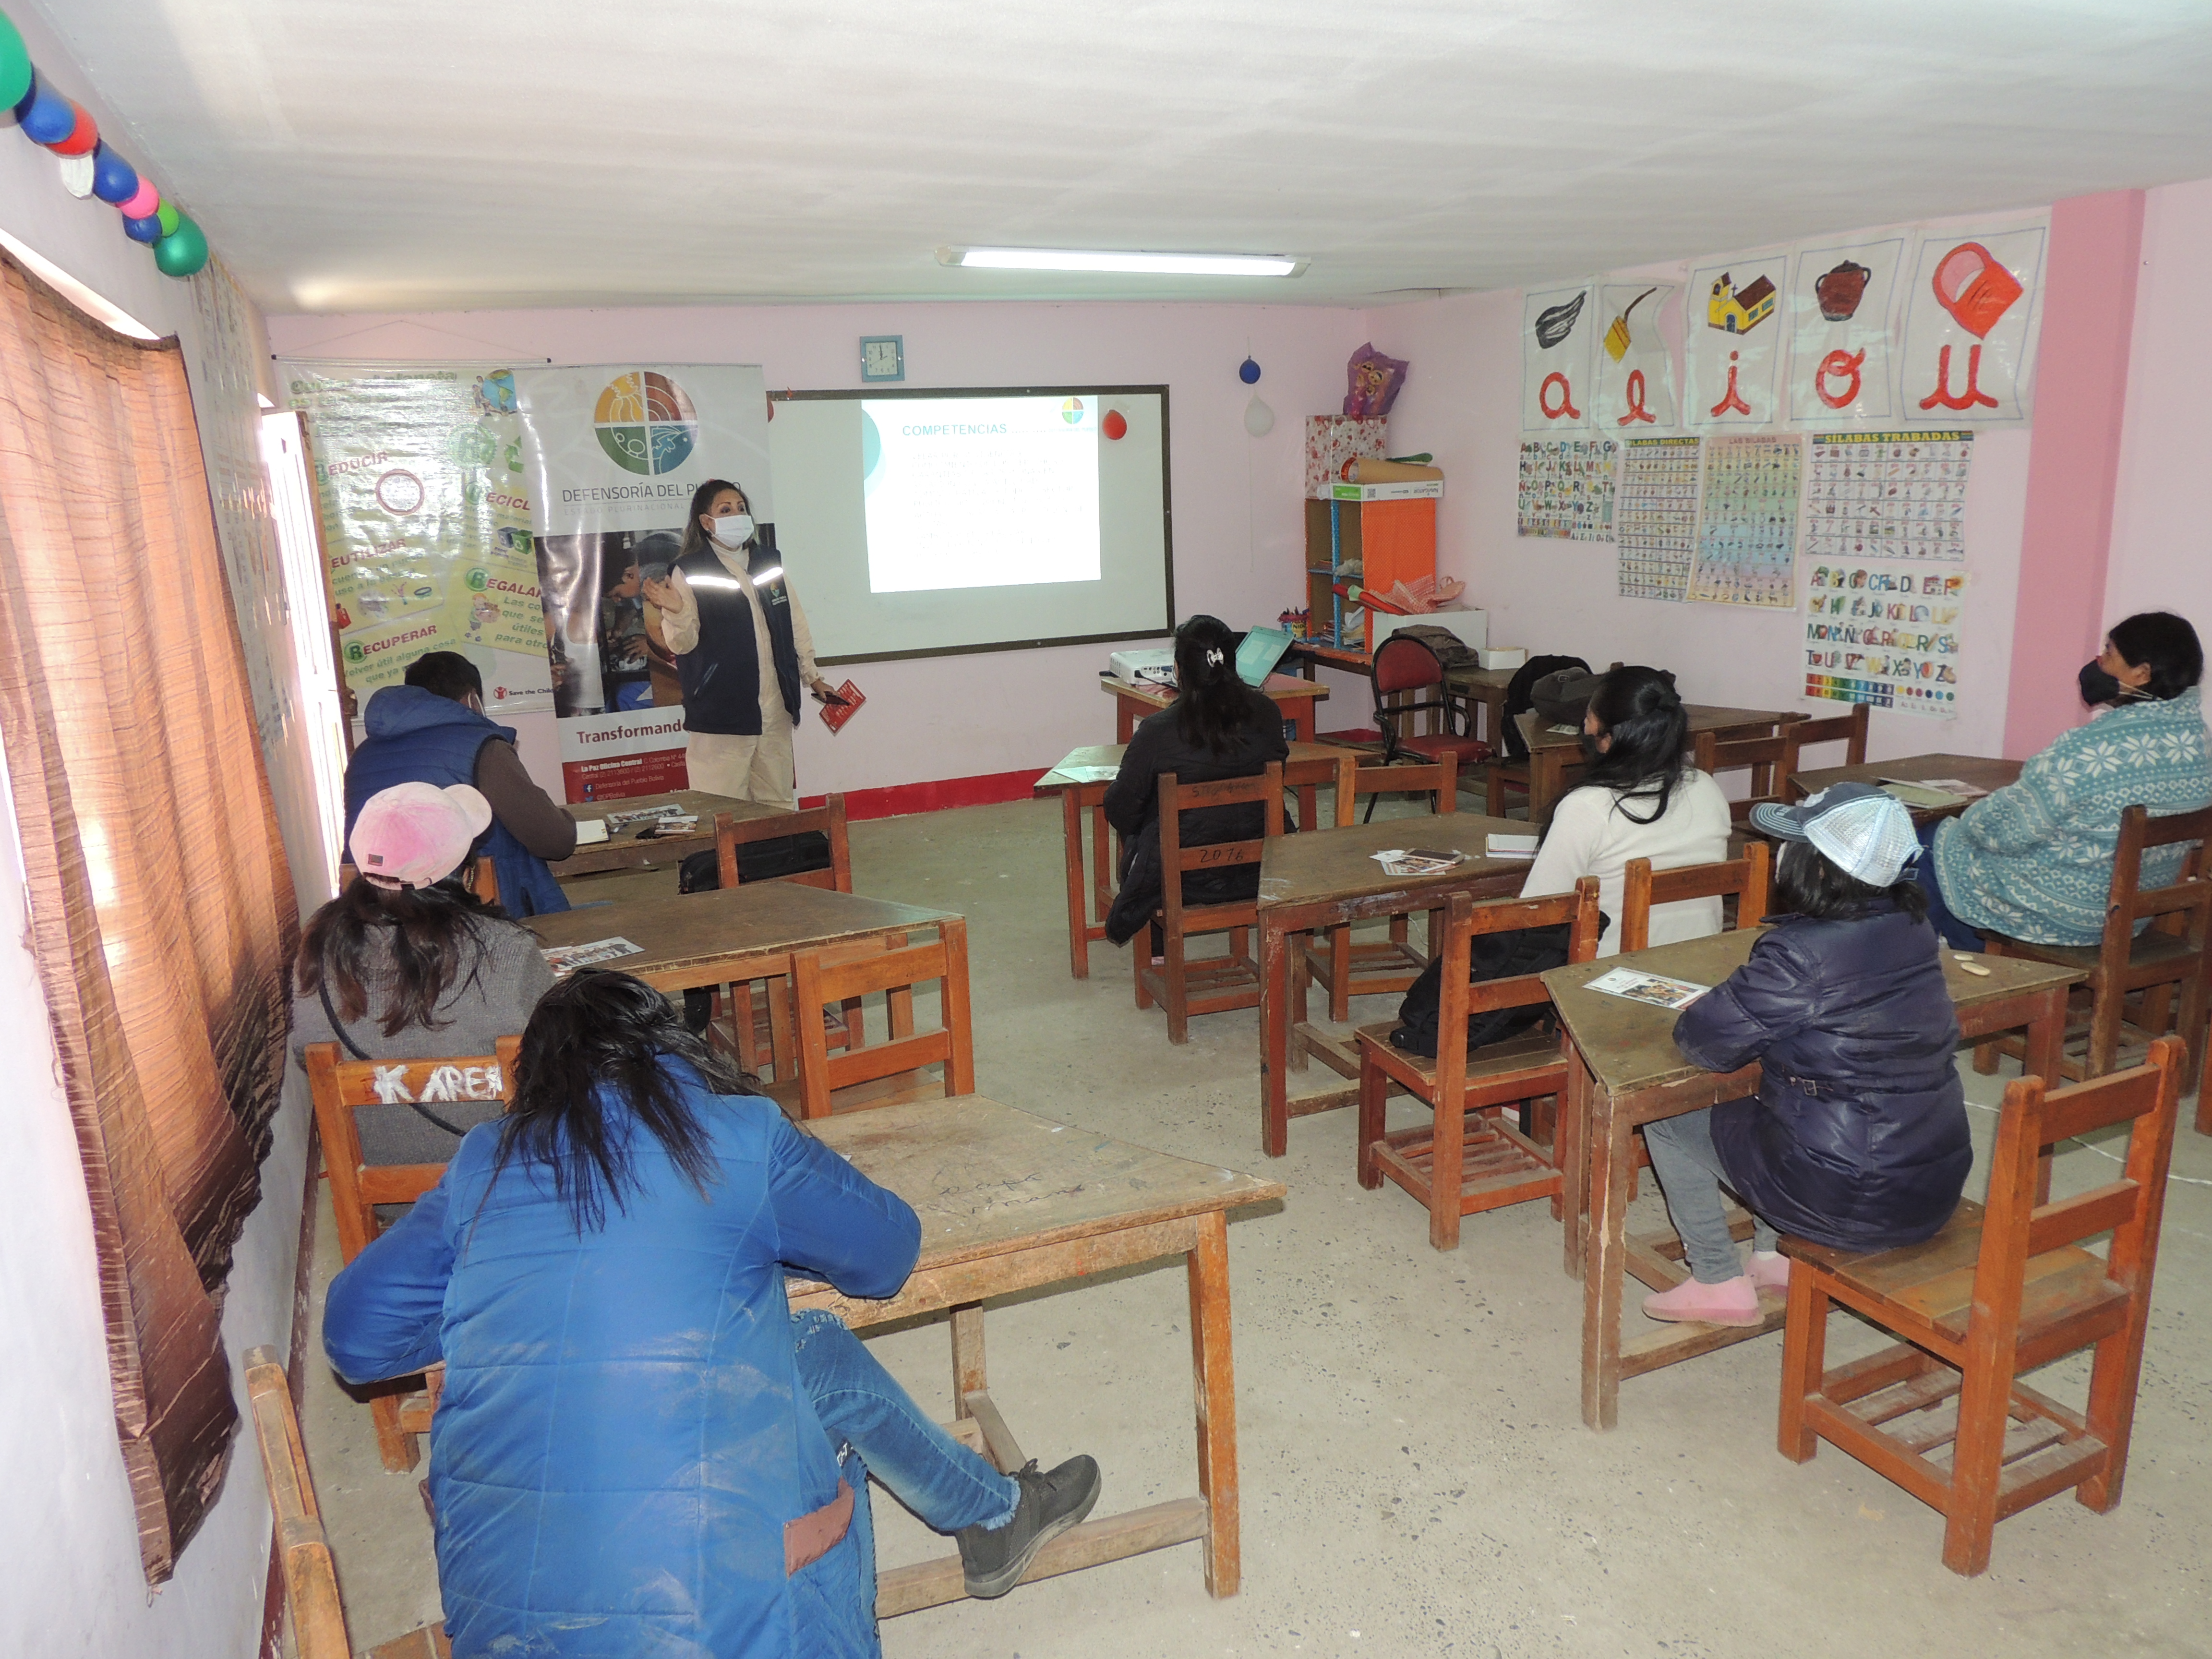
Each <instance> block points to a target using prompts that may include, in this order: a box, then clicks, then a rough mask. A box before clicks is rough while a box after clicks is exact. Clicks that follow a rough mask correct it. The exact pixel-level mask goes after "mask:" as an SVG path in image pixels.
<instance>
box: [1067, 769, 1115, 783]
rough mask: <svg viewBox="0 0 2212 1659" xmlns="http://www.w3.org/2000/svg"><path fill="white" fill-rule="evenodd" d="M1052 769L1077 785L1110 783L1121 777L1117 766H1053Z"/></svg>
mask: <svg viewBox="0 0 2212 1659" xmlns="http://www.w3.org/2000/svg"><path fill="white" fill-rule="evenodd" d="M1053 770H1054V771H1055V772H1057V773H1059V774H1060V776H1062V777H1063V778H1069V779H1073V781H1075V782H1077V783H1111V782H1113V781H1114V780H1115V779H1116V778H1118V777H1120V776H1121V768H1120V767H1118V766H1055V767H1054V768H1053Z"/></svg>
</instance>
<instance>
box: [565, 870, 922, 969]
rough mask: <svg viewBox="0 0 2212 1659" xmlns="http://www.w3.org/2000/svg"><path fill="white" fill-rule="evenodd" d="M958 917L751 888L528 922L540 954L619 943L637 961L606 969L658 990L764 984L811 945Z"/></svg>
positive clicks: (781, 884) (766, 884) (856, 897)
mask: <svg viewBox="0 0 2212 1659" xmlns="http://www.w3.org/2000/svg"><path fill="white" fill-rule="evenodd" d="M958 920H959V918H958V917H957V916H955V915H952V914H951V912H949V911H945V910H926V909H923V908H921V907H920V906H919V905H913V904H894V903H893V902H891V901H890V900H889V899H878V898H868V897H866V896H864V895H861V894H859V893H836V892H829V891H825V890H823V889H822V888H819V887H806V886H803V885H801V884H799V883H797V882H792V881H754V882H747V883H745V884H743V885H742V886H738V887H726V888H720V889H717V890H714V891H711V892H705V893H668V894H663V895H660V896H656V897H653V898H638V899H617V900H616V901H614V902H611V903H608V904H595V905H593V906H592V908H590V909H588V910H563V911H562V912H560V913H559V914H558V915H547V916H533V917H532V918H531V920H530V924H529V925H530V927H532V930H533V931H535V932H536V933H537V935H538V938H539V939H541V940H543V941H544V943H545V944H547V945H586V944H589V943H590V942H591V941H592V940H593V939H628V940H629V942H630V943H631V944H633V945H643V946H644V947H645V949H644V951H642V952H641V953H640V954H639V955H637V956H633V957H616V958H615V959H614V960H612V961H611V962H609V963H605V964H604V965H605V966H606V967H608V968H611V969H616V970H617V971H618V972H621V973H625V974H635V975H636V976H637V977H638V978H640V979H641V980H643V981H645V982H646V983H647V985H650V986H652V987H653V988H654V989H655V990H659V991H689V990H693V989H696V988H698V987H702V986H709V985H728V984H732V983H736V982H738V981H745V980H755V979H772V978H775V976H777V975H782V974H787V973H789V972H790V971H791V953H792V952H793V951H808V950H812V949H814V948H815V947H817V946H818V945H839V944H849V943H857V942H859V941H860V940H863V939H888V938H890V936H891V935H893V934H899V933H906V932H907V931H908V930H909V929H911V928H915V927H937V926H938V925H939V923H941V922H947V921H958Z"/></svg>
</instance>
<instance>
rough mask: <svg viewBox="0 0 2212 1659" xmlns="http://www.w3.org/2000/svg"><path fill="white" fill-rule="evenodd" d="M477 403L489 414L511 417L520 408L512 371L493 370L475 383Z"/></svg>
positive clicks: (505, 369)
mask: <svg viewBox="0 0 2212 1659" xmlns="http://www.w3.org/2000/svg"><path fill="white" fill-rule="evenodd" d="M477 404H479V405H480V406H481V407H482V408H483V410H485V411H486V412H487V413H489V414H493V415H512V414H513V413H515V412H516V411H517V410H519V409H520V407H521V402H520V398H518V396H517V395H516V392H515V390H514V371H513V369H511V368H495V369H494V370H493V371H492V372H491V373H490V374H486V375H484V376H483V378H482V379H480V380H477Z"/></svg>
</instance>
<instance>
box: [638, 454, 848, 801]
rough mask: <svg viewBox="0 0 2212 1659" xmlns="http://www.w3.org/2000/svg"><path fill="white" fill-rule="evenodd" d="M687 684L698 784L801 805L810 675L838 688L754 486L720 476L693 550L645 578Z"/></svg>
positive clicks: (706, 486)
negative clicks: (764, 529)
mask: <svg viewBox="0 0 2212 1659" xmlns="http://www.w3.org/2000/svg"><path fill="white" fill-rule="evenodd" d="M645 597H646V598H647V599H648V600H649V601H651V602H652V604H653V608H654V609H655V610H658V611H660V612H661V613H662V615H661V620H660V627H661V636H662V637H663V638H664V639H665V640H666V641H667V642H668V648H669V650H670V651H671V652H673V653H675V657H676V667H677V671H678V675H679V676H680V677H681V678H682V680H683V682H684V731H685V732H688V733H690V742H689V744H688V746H687V748H686V750H685V760H686V763H687V764H688V766H689V768H690V774H691V787H693V788H694V789H701V790H705V791H706V792H707V793H709V794H716V795H730V796H734V797H735V798H736V799H739V800H750V801H758V802H760V803H761V804H762V805H767V806H780V807H782V808H783V809H784V810H785V811H797V810H798V806H799V791H798V787H797V777H796V774H795V772H794V769H793V763H792V757H791V732H792V723H793V721H794V720H797V719H798V718H799V686H800V684H802V683H804V684H806V685H809V686H811V687H812V688H813V691H814V695H815V696H817V697H821V698H823V699H825V700H826V699H827V698H829V696H832V695H834V694H833V693H832V692H831V690H830V688H829V682H828V681H827V680H824V679H823V678H822V677H821V675H820V674H819V673H817V671H816V670H815V666H814V638H813V635H811V633H809V632H808V630H807V627H806V616H805V612H804V611H801V610H800V609H799V601H798V599H795V598H794V597H793V594H792V592H791V584H790V582H789V581H788V580H786V578H785V576H784V574H783V568H782V564H781V561H780V560H779V559H778V558H777V557H776V553H775V541H774V539H773V537H772V535H771V536H767V537H764V536H763V535H761V534H760V532H759V528H758V526H756V525H755V524H754V523H753V518H752V507H751V505H750V502H748V501H746V499H745V492H744V490H742V489H738V486H737V485H735V484H733V483H729V482H728V481H727V480H726V479H722V478H709V479H708V480H707V482H706V483H702V484H701V485H700V486H699V488H698V489H696V491H694V492H693V494H692V496H691V516H690V519H688V520H686V521H685V523H684V546H683V551H682V553H681V555H680V556H678V559H677V561H676V564H675V567H674V568H672V569H671V571H670V572H669V574H668V575H667V577H666V578H665V580H659V581H648V582H647V583H646V584H645Z"/></svg>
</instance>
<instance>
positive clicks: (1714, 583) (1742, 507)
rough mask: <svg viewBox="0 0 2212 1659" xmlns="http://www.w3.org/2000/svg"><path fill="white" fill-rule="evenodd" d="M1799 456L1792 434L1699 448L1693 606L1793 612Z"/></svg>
mask: <svg viewBox="0 0 2212 1659" xmlns="http://www.w3.org/2000/svg"><path fill="white" fill-rule="evenodd" d="M1804 453H1805V451H1804V443H1803V441H1802V439H1799V438H1797V437H1796V436H1795V435H1790V436H1784V437H1757V438H1753V437H1735V436H1727V437H1715V438H1710V439H1708V440H1707V441H1706V442H1705V489H1704V491H1703V494H1702V498H1701V500H1700V501H1699V514H1698V562H1697V568H1696V570H1695V572H1694V573H1693V574H1692V576H1691V579H1690V597H1691V598H1692V599H1703V600H1705V602H1707V603H1708V604H1711V605H1756V606H1759V607H1760V608H1762V609H1765V610H1772V611H1794V610H1796V608H1797V589H1796V552H1797V508H1798V505H1799V500H1800V496H1801V494H1802V485H1803V474H1804Z"/></svg>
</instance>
